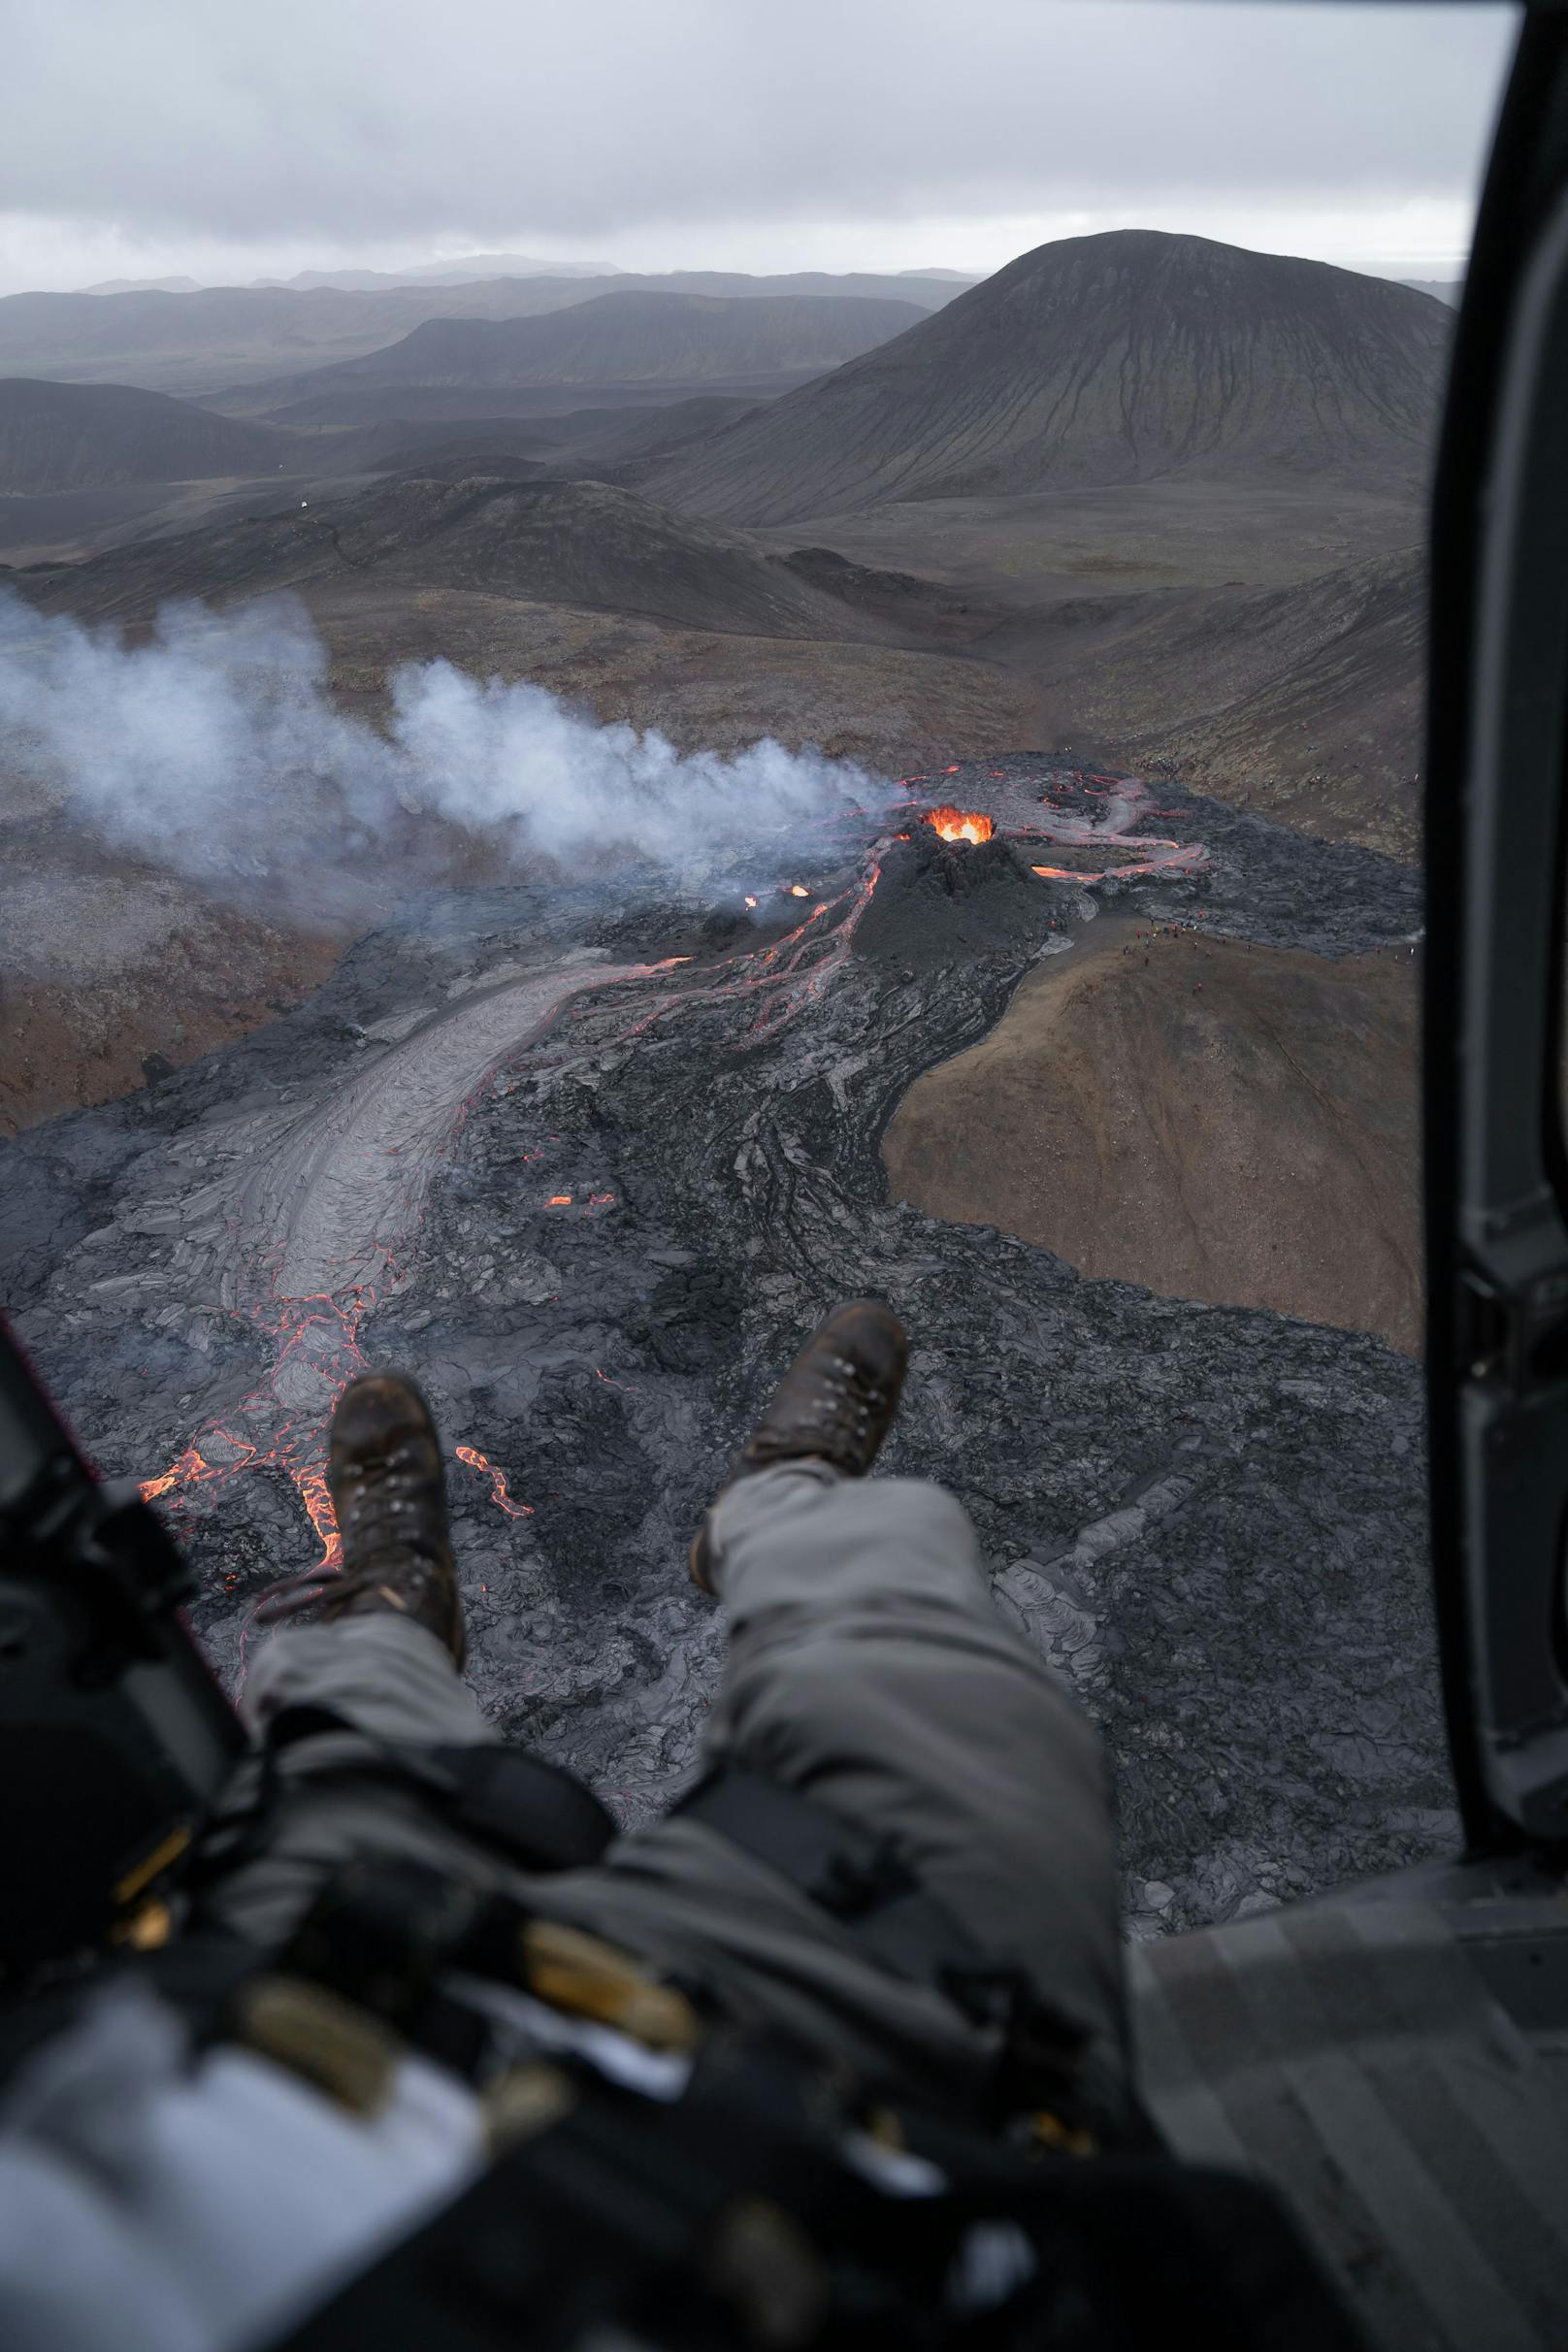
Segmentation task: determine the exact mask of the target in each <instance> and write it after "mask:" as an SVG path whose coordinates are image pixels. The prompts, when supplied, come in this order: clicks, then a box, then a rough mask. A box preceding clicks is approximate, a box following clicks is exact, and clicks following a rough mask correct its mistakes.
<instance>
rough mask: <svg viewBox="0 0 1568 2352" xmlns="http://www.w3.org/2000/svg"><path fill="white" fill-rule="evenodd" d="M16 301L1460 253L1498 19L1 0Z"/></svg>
mask: <svg viewBox="0 0 1568 2352" xmlns="http://www.w3.org/2000/svg"><path fill="white" fill-rule="evenodd" d="M3 26H4V40H3V61H0V292H5V293H10V292H15V291H17V290H19V289H21V288H24V287H29V286H40V287H49V286H56V287H58V286H74V285H82V284H86V283H88V282H90V281H92V280H94V279H97V278H108V277H138V278H140V277H153V276H163V275H166V274H171V273H175V272H185V273H188V274H189V275H191V276H192V277H196V278H201V279H203V280H204V281H206V282H218V283H234V282H237V281H238V282H244V281H245V279H247V278H253V277H257V276H263V275H268V276H272V275H278V276H284V275H288V274H291V273H292V272H293V271H294V270H297V269H300V268H305V267H331V266H338V265H342V264H344V263H348V262H357V263H362V264H368V265H369V266H372V267H383V268H384V267H391V266H395V265H398V264H404V263H411V262H416V261H422V260H427V259H430V258H432V257H436V256H441V255H449V254H455V253H460V252H463V251H466V250H471V249H474V248H475V247H477V248H482V249H494V248H501V249H506V250H518V251H523V252H527V253H531V254H538V255H540V256H543V257H544V258H546V259H550V260H571V261H579V260H587V261H596V262H597V261H601V260H603V261H605V262H609V263H613V264H616V265H618V266H619V267H620V268H622V269H649V270H657V269H695V268H702V267H711V268H716V269H751V270H790V269H830V270H850V269H871V270H897V269H905V268H912V267H916V266H920V265H936V266H942V267H947V268H953V269H974V270H991V269H995V268H996V267H998V266H999V265H1000V264H1001V263H1002V262H1004V261H1007V260H1009V259H1010V258H1011V257H1012V256H1013V255H1014V254H1015V253H1019V252H1023V251H1025V250H1027V249H1028V248H1029V246H1030V245H1038V244H1041V243H1043V242H1044V241H1045V240H1046V239H1048V238H1052V237H1062V236H1075V235H1081V234H1084V233H1086V232H1088V231H1093V230H1096V229H1105V228H1118V227H1124V226H1127V225H1128V224H1137V225H1144V226H1149V227H1154V228H1164V229H1186V230H1191V231H1194V232H1196V233H1198V234H1200V235H1204V236H1210V237H1219V238H1224V239H1225V240H1227V241H1229V242H1232V243H1234V244H1238V245H1255V246H1258V247H1261V248H1264V249H1266V250H1270V251H1278V252H1295V253H1305V254H1310V255H1313V256H1315V257H1317V258H1319V259H1322V260H1325V261H1336V262H1341V263H1344V264H1346V265H1348V266H1349V267H1352V268H1363V269H1368V270H1374V271H1381V272H1385V273H1387V274H1389V275H1401V276H1409V277H1430V278H1438V277H1448V276H1452V275H1454V273H1455V271H1456V269H1457V267H1458V266H1459V264H1460V262H1461V257H1462V254H1463V251H1464V247H1465V245H1466V242H1467V239H1468V234H1469V225H1470V218H1471V212H1472V209H1473V204H1474V197H1475V190H1476V183H1477V179H1478V175H1479V172H1480V170H1481V166H1482V162H1483V159H1484V155H1485V150H1486V139H1487V136H1488V133H1489V130H1490V125H1491V119H1492V115H1493V112H1494V109H1495V105H1496V100H1497V94H1498V89H1499V84H1500V80H1501V77H1502V74H1503V72H1504V70H1505V67H1506V61H1507V56H1508V53H1509V49H1510V47H1511V43H1512V40H1513V36H1514V31H1515V26H1516V12H1515V10H1514V9H1513V8H1512V7H1508V6H1500V5H1494V4H1491V0H1486V4H1482V0H1478V4H1477V5H1474V6H1437V7H1426V6H1410V5H1397V4H1394V0H1389V4H1388V5H1384V6H1360V5H1355V4H1353V0H1320V5H1317V6H1311V5H1307V6H1297V5H1290V4H1285V5H1281V4H1278V0H1251V4H1250V5H1249V4H1247V0H786V4H785V5H782V6H780V5H779V4H778V0H572V4H571V5H569V6H566V7H563V6H561V5H560V0H550V4H549V5H547V6H546V5H542V4H541V0H261V4H257V0H245V4H243V5H242V4H241V0H10V5H9V6H8V7H7V8H6V9H5V10H4V12H3Z"/></svg>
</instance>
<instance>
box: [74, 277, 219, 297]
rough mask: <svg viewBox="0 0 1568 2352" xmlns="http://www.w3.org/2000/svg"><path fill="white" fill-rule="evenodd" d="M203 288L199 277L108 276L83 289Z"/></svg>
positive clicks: (112, 291)
mask: <svg viewBox="0 0 1568 2352" xmlns="http://www.w3.org/2000/svg"><path fill="white" fill-rule="evenodd" d="M201 290H202V288H201V280H200V278H104V279H102V280H101V282H100V283H99V284H97V285H95V286H83V287H82V292H83V294H199V293H200V292H201Z"/></svg>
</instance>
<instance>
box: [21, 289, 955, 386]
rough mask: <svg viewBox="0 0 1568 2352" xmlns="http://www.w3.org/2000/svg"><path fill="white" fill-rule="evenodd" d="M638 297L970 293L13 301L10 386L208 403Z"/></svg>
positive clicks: (884, 293) (331, 292)
mask: <svg viewBox="0 0 1568 2352" xmlns="http://www.w3.org/2000/svg"><path fill="white" fill-rule="evenodd" d="M638 291H640V292H644V293H668V294H705V295H710V296H722V297H725V298H733V299H735V300H741V299H752V298H756V299H763V300H766V299H768V298H770V297H778V296H784V295H791V296H821V297H823V298H825V299H833V300H838V299H844V300H849V301H892V302H906V303H913V304H915V305H916V306H917V307H919V308H920V309H922V310H937V309H939V308H940V306H941V305H942V304H943V303H946V302H951V301H952V299H953V297H954V295H955V294H957V293H958V292H959V291H960V288H959V287H958V286H957V285H956V284H954V283H953V282H952V281H951V280H948V279H944V278H875V277H867V276H864V275H855V274H851V275H848V276H845V277H842V278H834V277H831V276H829V275H828V274H827V273H826V272H822V271H807V272H801V273H800V274H798V275H795V276H791V277H777V278H746V277H743V276H741V275H740V274H739V273H734V272H716V271H715V272H708V271H678V272H675V273H673V274H671V275H670V276H668V277H663V278H658V277H650V278H633V277H619V276H617V277H614V278H487V279H481V280H478V281H476V282H468V283H463V284H457V285H441V284H435V283H423V284H419V285H404V286H398V285H393V286H385V287H378V288H375V289H373V290H369V291H365V290H360V289H355V288H347V289H344V288H340V287H332V286H313V287H311V286H307V287H300V286H202V287H199V288H197V289H195V290H194V291H191V292H188V293H180V292H170V291H167V290H160V289H158V288H140V289H133V290H130V291H127V292H123V293H111V294H102V293H100V294H9V295H6V296H5V297H4V298H3V299H0V376H54V377H57V378H59V379H61V380H64V381H70V382H81V383H103V382H116V383H134V384H145V385H147V386H150V387H151V388H152V389H154V390H157V391H162V392H184V393H196V394H202V395H205V394H209V393H212V392H213V391H214V390H216V389H217V388H219V387H234V386H240V385H245V384H252V383H255V382H258V381H260V380H262V379H263V378H271V377H275V376H281V375H283V374H284V373H285V372H286V371H288V370H291V369H292V370H294V371H296V372H298V371H301V370H304V369H307V368H313V367H318V366H325V365H326V364H328V363H329V362H331V361H334V360H340V359H352V358H356V357H359V356H362V355H363V354H364V353H366V352H370V351H378V350H381V349H383V348H384V347H385V346H386V345H387V344H388V343H396V342H397V341H398V340H399V338H400V337H401V336H405V335H407V334H408V332H409V330H410V329H411V328H413V327H416V326H418V325H419V324H420V323H421V322H422V321H423V320H424V319H427V318H529V317H535V316H541V315H543V314H544V313H546V312H548V311H551V310H567V309H569V308H570V307H571V306H572V305H573V304H576V303H581V302H585V301H588V300H590V299H591V298H592V297H593V296H595V295H597V294H605V293H619V292H627V293H631V292H638Z"/></svg>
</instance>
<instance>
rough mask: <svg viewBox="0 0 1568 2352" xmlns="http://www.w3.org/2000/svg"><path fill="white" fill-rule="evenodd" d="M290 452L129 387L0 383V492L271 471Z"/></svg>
mask: <svg viewBox="0 0 1568 2352" xmlns="http://www.w3.org/2000/svg"><path fill="white" fill-rule="evenodd" d="M295 446H296V444H295V443H294V442H293V441H291V440H290V437H289V436H288V435H286V434H283V433H278V432H275V431H273V430H272V429H271V428H270V427H269V426H267V425H256V424H246V423H243V422H241V421H240V420H239V419H238V418H234V417H228V416H214V415H213V414H212V411H211V409H207V408H196V407H195V406H193V404H192V403H190V402H189V401H182V400H172V399H171V398H170V397H169V396H168V394H167V393H163V392H143V391H141V390H139V389H137V388H136V387H135V386H134V385H131V384H55V383H44V382H39V381H35V380H33V379H32V378H29V377H26V376H11V377H6V378H3V379H0V493H16V492H18V491H22V492H39V491H49V490H84V489H100V488H103V487H106V486H108V485H110V484H115V483H121V482H186V481H205V480H211V479H213V478H216V477H220V476H223V475H228V474H235V475H248V474H263V473H270V472H273V471H275V470H276V469H277V468H278V467H280V466H282V465H284V464H286V463H288V462H289V461H290V459H291V458H293V456H294V452H295Z"/></svg>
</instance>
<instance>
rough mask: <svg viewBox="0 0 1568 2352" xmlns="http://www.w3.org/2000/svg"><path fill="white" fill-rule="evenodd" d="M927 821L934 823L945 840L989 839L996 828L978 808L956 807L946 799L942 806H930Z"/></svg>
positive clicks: (929, 823) (930, 823)
mask: <svg viewBox="0 0 1568 2352" xmlns="http://www.w3.org/2000/svg"><path fill="white" fill-rule="evenodd" d="M926 822H927V824H928V825H934V826H935V828H936V830H937V832H938V833H940V834H941V836H942V839H943V840H944V841H989V840H990V838H991V836H992V834H993V833H995V832H996V826H995V825H994V824H993V823H992V821H991V819H990V818H989V817H987V816H982V815H981V813H980V811H979V809H977V808H955V807H954V806H953V805H952V803H951V801H944V802H943V803H942V805H941V807H940V808H928V809H927V811H926Z"/></svg>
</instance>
